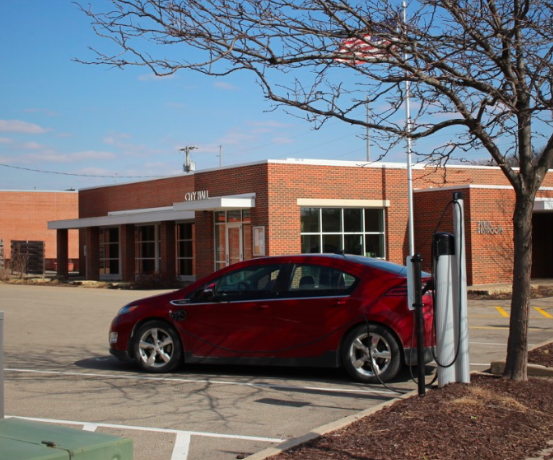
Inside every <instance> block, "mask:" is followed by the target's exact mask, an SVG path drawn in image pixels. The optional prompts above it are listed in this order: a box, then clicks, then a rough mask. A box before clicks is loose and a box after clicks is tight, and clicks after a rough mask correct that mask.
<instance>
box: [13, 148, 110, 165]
mask: <svg viewBox="0 0 553 460" xmlns="http://www.w3.org/2000/svg"><path fill="white" fill-rule="evenodd" d="M114 157H115V156H114V155H113V153H111V152H101V151H97V150H85V151H82V152H73V153H59V152H56V151H55V150H44V151H42V152H40V153H33V154H30V155H26V156H25V157H23V158H20V159H21V160H22V161H23V162H25V163H36V162H48V163H74V162H78V161H90V160H111V159H113V158H114Z"/></svg>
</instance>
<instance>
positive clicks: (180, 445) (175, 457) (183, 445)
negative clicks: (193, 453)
mask: <svg viewBox="0 0 553 460" xmlns="http://www.w3.org/2000/svg"><path fill="white" fill-rule="evenodd" d="M189 449H190V434H188V433H177V439H175V447H173V454H172V455H171V460H186V459H187V458H188V451H189Z"/></svg>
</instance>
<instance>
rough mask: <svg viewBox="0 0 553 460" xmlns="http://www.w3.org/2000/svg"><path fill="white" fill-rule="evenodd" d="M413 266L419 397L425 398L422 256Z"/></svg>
mask: <svg viewBox="0 0 553 460" xmlns="http://www.w3.org/2000/svg"><path fill="white" fill-rule="evenodd" d="M411 262H412V264H413V283H414V288H415V303H414V304H413V306H414V307H415V322H416V324H415V325H416V328H417V369H418V377H417V384H418V389H419V396H424V394H425V391H426V387H425V373H424V367H425V362H424V318H423V311H422V308H423V303H422V276H421V262H422V257H421V256H420V254H416V255H415V256H413V258H412V259H411Z"/></svg>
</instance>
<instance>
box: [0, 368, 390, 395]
mask: <svg viewBox="0 0 553 460" xmlns="http://www.w3.org/2000/svg"><path fill="white" fill-rule="evenodd" d="M4 370H5V371H9V372H25V373H30V374H48V375H68V376H79V377H100V378H104V379H127V380H150V381H156V382H178V383H183V382H184V383H202V384H203V383H208V384H210V385H234V386H245V387H252V388H267V389H277V390H303V391H325V392H329V393H353V394H377V395H390V396H394V395H396V394H397V393H396V392H393V391H386V390H373V389H370V390H361V389H350V388H328V387H310V386H299V385H278V384H273V383H250V382H230V381H225V380H209V379H197V380H196V379H181V378H174V377H147V376H141V375H120V374H95V373H90V372H67V371H51V370H49V371H41V370H36V369H14V368H6V369H4Z"/></svg>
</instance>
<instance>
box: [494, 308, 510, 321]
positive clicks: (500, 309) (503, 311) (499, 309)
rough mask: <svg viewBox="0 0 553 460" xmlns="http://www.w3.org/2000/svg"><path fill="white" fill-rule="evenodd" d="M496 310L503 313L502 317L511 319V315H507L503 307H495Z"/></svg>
mask: <svg viewBox="0 0 553 460" xmlns="http://www.w3.org/2000/svg"><path fill="white" fill-rule="evenodd" d="M495 309H496V310H497V311H498V312H499V313H501V316H503V317H505V318H508V317H509V313H507V312H506V311H505V310H504V309H503V308H502V307H495Z"/></svg>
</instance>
